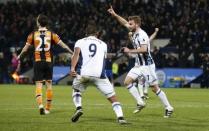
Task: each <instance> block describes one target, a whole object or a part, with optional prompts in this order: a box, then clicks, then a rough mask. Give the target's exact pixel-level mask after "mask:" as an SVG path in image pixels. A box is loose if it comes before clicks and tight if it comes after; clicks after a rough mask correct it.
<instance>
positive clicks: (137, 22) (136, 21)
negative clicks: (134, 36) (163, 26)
mask: <svg viewBox="0 0 209 131" xmlns="http://www.w3.org/2000/svg"><path fill="white" fill-rule="evenodd" d="M128 23H129V25H130V29H131V31H136V29H137V28H138V27H140V26H141V17H140V16H129V17H128Z"/></svg>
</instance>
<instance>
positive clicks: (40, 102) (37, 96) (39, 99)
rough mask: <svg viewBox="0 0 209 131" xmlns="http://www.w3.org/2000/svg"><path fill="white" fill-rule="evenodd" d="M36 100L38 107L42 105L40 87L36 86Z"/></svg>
mask: <svg viewBox="0 0 209 131" xmlns="http://www.w3.org/2000/svg"><path fill="white" fill-rule="evenodd" d="M36 101H37V103H38V106H39V107H42V106H43V101H42V87H36Z"/></svg>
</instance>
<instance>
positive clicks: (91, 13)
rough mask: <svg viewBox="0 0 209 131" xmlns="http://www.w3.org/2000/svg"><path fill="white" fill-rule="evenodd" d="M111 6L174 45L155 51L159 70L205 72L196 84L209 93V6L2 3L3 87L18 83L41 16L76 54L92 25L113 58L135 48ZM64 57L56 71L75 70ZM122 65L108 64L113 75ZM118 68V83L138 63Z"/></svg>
mask: <svg viewBox="0 0 209 131" xmlns="http://www.w3.org/2000/svg"><path fill="white" fill-rule="evenodd" d="M109 4H112V5H113V7H114V9H115V10H116V12H117V13H118V14H120V15H122V16H124V17H126V18H127V17H128V15H140V16H141V17H142V19H143V21H142V28H143V29H144V30H145V31H146V32H147V33H148V35H151V34H152V33H153V32H154V30H155V28H156V27H158V28H159V29H160V31H159V33H158V35H157V37H156V40H168V43H167V45H166V46H164V47H159V45H157V44H155V43H153V45H152V56H153V58H154V60H155V63H156V67H157V68H158V69H161V68H172V69H173V68H175V69H179V68H181V69H182V68H183V69H187V68H188V69H191V68H192V69H193V68H195V69H196V68H197V69H201V70H203V73H202V74H201V75H200V76H198V77H197V78H196V79H195V80H194V81H193V83H196V84H200V86H201V87H209V56H208V53H209V34H208V29H209V27H208V26H209V24H208V23H209V0H112V1H106V0H1V1H0V83H15V81H14V80H13V78H12V77H11V74H13V73H14V71H15V70H16V68H17V61H15V57H16V54H18V53H19V52H20V49H21V48H22V47H23V46H24V44H25V41H26V38H27V35H28V34H29V33H30V32H32V31H33V30H34V29H35V18H36V17H37V15H38V14H39V13H43V14H46V15H47V16H48V17H49V19H50V26H49V28H50V29H51V30H53V31H54V32H56V33H57V34H59V35H60V37H61V39H62V40H63V41H64V42H65V43H67V44H68V46H69V47H70V48H71V49H73V46H74V43H75V41H76V40H78V39H80V38H82V37H83V36H84V29H85V24H86V23H87V22H88V20H89V19H94V20H95V21H96V22H97V24H98V25H99V27H100V31H101V39H102V40H104V41H105V42H106V43H107V44H108V49H109V52H110V53H116V52H118V51H119V50H120V49H121V47H122V46H130V42H129V40H128V36H127V33H128V31H127V30H126V29H125V28H124V27H122V26H121V25H120V24H119V23H117V21H115V20H114V19H113V18H112V17H111V16H110V15H109V14H108V12H107V9H108V6H109ZM158 44H159V43H158ZM61 52H63V50H61V49H60V48H58V49H55V50H54V54H55V57H54V65H55V66H69V65H70V59H67V58H63V56H62V55H59V54H60V53H61ZM32 56H33V54H31V53H29V54H28V55H26V56H25V57H24V59H23V60H21V63H22V64H21V70H20V72H19V74H22V73H24V72H27V71H28V70H30V69H31V68H32V66H33V59H32ZM126 57H127V56H126ZM117 59H120V57H112V58H110V59H109V60H108V69H110V70H111V68H112V63H114V62H115V61H117ZM116 64H118V67H119V70H118V73H117V74H114V75H113V76H114V79H116V78H117V77H120V76H121V75H122V74H124V73H126V72H127V71H128V70H129V69H130V67H131V66H132V64H133V59H131V58H128V59H127V58H126V60H121V61H120V62H118V63H116ZM186 84H188V83H186ZM190 84H191V83H190ZM182 86H190V85H182Z"/></svg>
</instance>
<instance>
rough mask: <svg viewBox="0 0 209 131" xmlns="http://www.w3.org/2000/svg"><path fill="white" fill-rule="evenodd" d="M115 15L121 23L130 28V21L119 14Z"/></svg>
mask: <svg viewBox="0 0 209 131" xmlns="http://www.w3.org/2000/svg"><path fill="white" fill-rule="evenodd" d="M114 17H115V18H116V19H117V21H118V22H119V23H120V24H121V25H123V26H125V27H126V28H128V29H130V28H129V24H128V21H127V20H126V19H124V18H123V17H121V16H119V15H118V14H116V15H115V16H114Z"/></svg>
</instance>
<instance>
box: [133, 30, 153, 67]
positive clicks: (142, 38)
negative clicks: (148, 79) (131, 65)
mask: <svg viewBox="0 0 209 131" xmlns="http://www.w3.org/2000/svg"><path fill="white" fill-rule="evenodd" d="M132 44H133V47H134V48H135V49H137V48H140V47H141V45H143V44H146V45H147V52H146V53H137V55H135V66H146V65H151V64H153V63H154V61H153V59H152V56H151V53H150V40H149V37H148V35H147V33H146V32H145V31H144V30H142V29H141V28H139V29H138V30H137V31H136V32H135V33H134V34H133V37H132Z"/></svg>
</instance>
